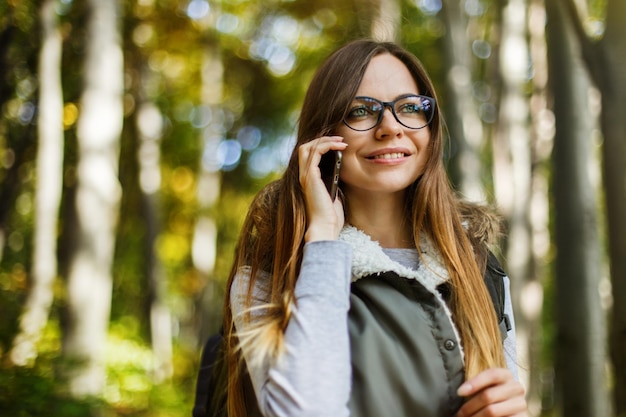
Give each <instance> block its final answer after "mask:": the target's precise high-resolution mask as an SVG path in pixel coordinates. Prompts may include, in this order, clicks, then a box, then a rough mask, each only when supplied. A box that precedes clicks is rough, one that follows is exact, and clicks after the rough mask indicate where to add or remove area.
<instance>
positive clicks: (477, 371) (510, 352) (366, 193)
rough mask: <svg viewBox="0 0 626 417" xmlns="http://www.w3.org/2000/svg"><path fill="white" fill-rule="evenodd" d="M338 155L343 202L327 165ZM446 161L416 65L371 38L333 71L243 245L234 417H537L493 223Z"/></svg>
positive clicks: (230, 342)
mask: <svg viewBox="0 0 626 417" xmlns="http://www.w3.org/2000/svg"><path fill="white" fill-rule="evenodd" d="M336 151H341V152H342V153H343V162H342V170H341V174H340V186H341V191H342V193H341V195H340V198H337V199H336V200H335V201H333V200H332V199H331V197H330V195H329V193H328V191H327V189H326V186H325V184H324V182H323V180H322V174H321V172H320V168H319V163H320V161H321V158H322V155H324V154H326V153H328V152H336ZM442 155H443V144H442V133H441V119H440V114H439V111H438V109H437V105H436V98H435V92H434V89H433V86H432V83H431V81H430V80H429V78H428V76H427V74H426V72H425V70H424V69H423V68H422V66H421V64H420V63H419V61H418V60H417V59H416V58H415V57H414V56H413V55H411V54H410V53H408V52H407V51H405V50H404V49H402V48H400V47H399V46H397V45H395V44H392V43H379V42H375V41H369V40H360V41H355V42H352V43H349V44H348V45H346V46H344V47H342V48H340V49H339V50H338V51H336V52H335V53H333V54H332V55H331V56H330V57H329V58H328V59H327V60H326V61H325V62H324V63H323V64H322V66H321V67H320V68H319V69H318V71H317V73H316V75H315V76H314V78H313V80H312V82H311V85H310V86H309V90H308V92H307V95H306V97H305V101H304V105H303V108H302V112H301V116H300V124H299V130H298V140H297V144H296V147H295V149H294V152H293V154H292V157H291V160H290V162H289V165H288V167H287V169H286V172H285V174H284V175H283V177H282V178H281V179H280V180H279V181H277V182H275V183H272V184H270V185H269V186H267V187H266V188H265V189H264V190H263V191H262V192H261V193H259V195H258V196H257V197H256V199H255V201H254V202H253V203H252V205H251V207H250V210H249V213H248V216H247V218H246V221H245V224H244V226H243V230H242V233H241V237H240V241H239V245H238V249H237V254H236V255H237V256H236V260H235V264H234V267H233V270H232V273H231V277H230V280H229V283H228V289H229V294H228V296H227V300H228V301H229V302H228V303H227V306H226V309H225V328H226V330H227V331H226V335H227V337H226V340H227V348H226V350H227V354H228V358H229V389H228V396H229V398H228V408H229V413H230V414H229V415H231V416H243V415H248V413H250V409H251V408H256V407H257V406H258V410H257V411H258V412H260V414H261V415H263V416H265V417H269V416H290V417H293V416H333V417H334V416H348V415H350V416H363V417H366V416H367V417H369V416H372V417H385V416H393V417H395V416H397V417H403V416H422V417H423V416H458V417H467V416H475V417H478V416H483V415H484V416H523V415H525V410H526V404H525V400H524V389H523V388H522V386H521V385H520V383H519V382H517V381H516V378H515V375H514V372H515V371H514V369H515V368H514V359H515V357H514V333H513V332H514V329H513V330H512V331H511V332H509V337H508V338H507V339H505V340H504V344H505V345H507V346H506V347H507V348H506V349H505V348H503V342H502V337H501V334H500V332H499V330H498V324H497V320H496V318H495V313H494V307H493V303H492V301H491V299H490V297H489V294H488V291H487V289H486V286H485V282H484V280H483V272H484V270H485V265H486V260H487V254H488V247H487V245H488V244H489V243H490V242H489V238H490V237H491V235H492V233H486V232H484V231H485V230H486V231H491V230H493V222H491V218H490V217H489V216H487V215H485V212H484V211H481V210H478V209H472V208H470V207H469V206H468V205H466V204H461V203H460V202H459V201H458V200H457V199H456V197H455V195H454V193H453V191H452V189H451V187H450V185H449V182H448V179H447V176H446V172H445V170H444V166H443V161H442ZM507 293H508V287H507ZM507 297H508V294H507ZM507 307H508V309H509V313H510V302H508V301H507ZM510 316H511V317H512V315H511V314H510ZM241 359H243V360H241ZM507 360H508V362H509V367H510V368H511V369H512V370H510V369H507ZM242 370H247V371H248V374H247V375H249V378H248V376H247V375H246V374H245V372H243V371H242ZM247 380H248V381H249V382H251V388H250V387H248V388H246V381H247Z"/></svg>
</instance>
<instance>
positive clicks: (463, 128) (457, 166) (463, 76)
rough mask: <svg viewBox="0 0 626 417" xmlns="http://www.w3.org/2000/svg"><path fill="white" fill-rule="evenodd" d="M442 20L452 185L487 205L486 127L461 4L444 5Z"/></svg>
mask: <svg viewBox="0 0 626 417" xmlns="http://www.w3.org/2000/svg"><path fill="white" fill-rule="evenodd" d="M443 3H444V4H443V8H442V18H443V21H444V24H445V26H446V31H445V36H444V39H443V40H444V48H443V51H444V53H445V60H446V69H447V73H448V76H447V83H446V95H447V100H446V101H447V103H448V107H447V108H446V114H447V115H448V117H447V119H446V120H447V123H446V124H447V127H448V129H449V131H450V136H451V138H450V139H451V141H450V142H451V145H452V153H453V155H452V161H453V166H451V167H450V174H451V177H452V181H453V183H454V184H455V186H456V187H457V188H458V189H459V191H460V192H461V193H462V194H463V195H464V196H465V197H466V198H468V199H469V200H473V201H479V202H484V200H485V199H486V195H485V192H484V187H483V184H482V179H481V174H482V170H481V166H482V165H483V164H482V161H481V160H480V151H481V147H482V146H483V144H484V140H485V138H484V135H483V126H482V122H481V120H480V116H479V115H478V109H477V108H476V103H475V102H474V98H473V96H472V54H471V52H470V51H471V48H470V40H469V39H468V37H467V24H468V22H467V19H466V18H465V14H464V11H463V5H462V4H461V3H459V2H458V1H451V0H445V1H444V2H443Z"/></svg>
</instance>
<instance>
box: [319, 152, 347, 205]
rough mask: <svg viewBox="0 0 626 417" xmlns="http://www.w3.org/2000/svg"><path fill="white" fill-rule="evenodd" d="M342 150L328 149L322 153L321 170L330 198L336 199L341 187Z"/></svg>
mask: <svg viewBox="0 0 626 417" xmlns="http://www.w3.org/2000/svg"><path fill="white" fill-rule="evenodd" d="M341 157H342V154H341V151H328V152H326V153H325V154H324V155H322V160H321V161H320V172H321V173H322V180H324V184H326V189H327V190H328V193H329V194H330V198H331V199H332V200H333V201H335V198H337V190H338V189H339V171H340V170H341Z"/></svg>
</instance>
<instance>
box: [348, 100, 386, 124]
mask: <svg viewBox="0 0 626 417" xmlns="http://www.w3.org/2000/svg"><path fill="white" fill-rule="evenodd" d="M379 112H380V104H378V103H376V102H374V101H370V100H367V101H357V102H356V103H355V104H354V106H353V107H352V108H351V109H350V111H349V112H348V116H347V118H348V119H353V120H354V119H364V118H370V117H378V113H379Z"/></svg>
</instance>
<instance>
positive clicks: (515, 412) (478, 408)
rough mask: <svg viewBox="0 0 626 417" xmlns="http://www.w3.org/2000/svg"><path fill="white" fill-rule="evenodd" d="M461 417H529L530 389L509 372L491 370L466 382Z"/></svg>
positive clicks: (461, 388) (497, 369)
mask: <svg viewBox="0 0 626 417" xmlns="http://www.w3.org/2000/svg"><path fill="white" fill-rule="evenodd" d="M457 393H458V394H459V395H460V396H461V397H465V398H466V399H467V401H466V402H465V404H463V406H462V407H461V409H460V410H459V411H458V413H457V417H526V416H527V405H526V390H525V389H524V387H523V386H522V384H520V383H519V382H518V381H516V380H515V379H514V378H513V374H512V373H511V371H509V370H508V369H504V368H493V369H488V370H486V371H484V372H481V373H480V374H478V375H476V376H475V377H474V378H471V379H469V380H467V381H465V383H463V384H462V385H461V386H460V387H459V390H458V391H457Z"/></svg>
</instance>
